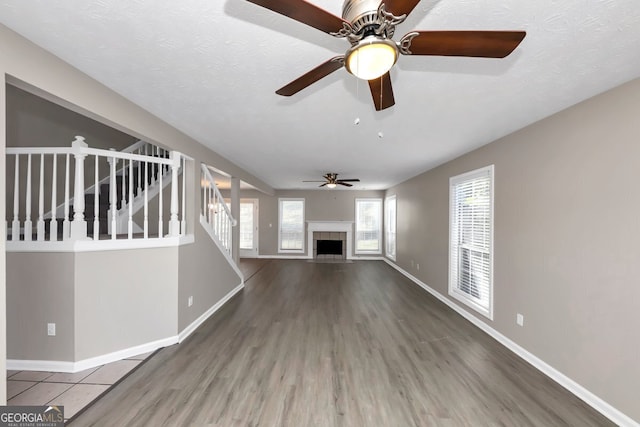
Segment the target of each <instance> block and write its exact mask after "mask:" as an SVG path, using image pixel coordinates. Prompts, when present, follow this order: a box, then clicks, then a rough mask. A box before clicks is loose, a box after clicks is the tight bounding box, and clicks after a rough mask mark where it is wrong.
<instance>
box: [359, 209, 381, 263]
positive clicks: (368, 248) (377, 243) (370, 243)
mask: <svg viewBox="0 0 640 427" xmlns="http://www.w3.org/2000/svg"><path fill="white" fill-rule="evenodd" d="M355 252H356V253H376V254H379V253H381V252H382V199H356V251H355Z"/></svg>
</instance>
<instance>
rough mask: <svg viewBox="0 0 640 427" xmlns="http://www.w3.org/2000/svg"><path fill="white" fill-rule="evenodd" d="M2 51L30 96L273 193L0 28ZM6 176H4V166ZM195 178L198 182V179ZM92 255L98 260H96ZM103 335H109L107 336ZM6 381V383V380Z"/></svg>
mask: <svg viewBox="0 0 640 427" xmlns="http://www.w3.org/2000/svg"><path fill="white" fill-rule="evenodd" d="M0 51H1V52H2V55H1V56H0V61H1V62H0V75H3V76H4V75H5V74H6V75H7V81H8V82H9V83H10V84H11V85H14V86H16V87H19V88H20V89H23V90H27V91H28V92H30V93H33V94H36V95H38V96H41V97H43V98H45V99H47V100H49V101H52V102H55V103H56V104H58V105H61V106H64V107H66V108H69V109H71V110H72V111H75V112H77V113H79V114H81V115H83V116H86V117H89V118H92V119H94V120H97V121H98V122H100V123H103V124H105V125H107V126H110V127H113V128H115V129H117V130H119V131H121V132H123V133H126V134H128V135H132V136H134V137H135V138H137V139H143V140H146V141H149V142H151V143H153V144H156V145H159V146H162V147H166V148H168V149H175V150H178V151H180V152H183V153H187V154H188V155H189V156H191V157H193V158H194V159H195V165H198V167H199V164H200V162H203V163H206V164H208V165H211V166H213V167H215V168H217V169H219V170H223V171H225V172H227V173H228V174H230V175H232V176H235V177H238V178H239V179H241V180H242V181H244V182H247V183H249V184H251V185H253V186H254V187H256V188H259V189H261V190H262V191H265V192H267V193H272V192H273V189H272V188H271V187H270V186H268V185H267V184H265V183H264V182H262V181H260V180H259V179H257V178H256V177H254V176H252V175H251V174H249V173H248V172H246V171H244V170H243V169H241V168H240V167H238V166H237V165H235V164H233V163H231V162H229V161H228V160H226V159H224V158H223V157H221V156H220V155H218V154H216V153H214V152H212V151H211V150H209V149H208V148H206V147H204V146H203V145H201V144H200V143H198V142H197V141H195V140H193V139H192V138H190V137H188V136H187V135H185V134H183V133H181V132H180V131H178V130H176V129H175V128H173V127H171V126H170V125H168V124H167V123H164V122H163V121H161V120H160V119H158V118H156V117H154V116H153V115H151V114H149V113H148V112H146V111H145V110H143V109H142V108H140V107H138V106H137V105H135V104H134V103H132V102H130V101H128V100H127V99H125V98H124V97H122V96H120V95H118V94H116V93H115V92H113V91H111V90H110V89H109V88H107V87H105V86H103V85H101V84H100V83H98V82H96V81H95V80H93V79H92V78H90V77H89V76H87V75H85V74H83V73H81V72H80V71H78V70H77V69H75V68H73V67H71V66H69V65H68V64H66V63H65V62H63V61H61V60H60V59H58V58H56V57H55V56H53V55H51V54H50V53H48V52H46V51H44V50H42V49H41V48H39V47H37V46H35V45H34V44H32V43H30V42H29V41H27V40H26V39H24V38H22V37H21V36H19V35H17V34H16V33H14V32H13V31H11V30H9V29H7V28H6V27H4V26H1V25H0ZM33 64H38V66H37V67H34V66H33ZM4 92H5V85H4V82H3V85H2V92H0V95H2V97H1V99H0V101H2V103H1V104H2V108H3V110H2V111H4V106H5V95H4ZM0 124H2V127H1V128H0V134H1V135H2V150H4V147H5V145H6V141H5V134H6V125H5V114H2V122H0ZM2 162H3V163H4V156H2ZM3 170H6V169H5V168H4V165H3ZM196 172H197V176H199V169H198V170H197V171H196ZM2 175H3V176H2V178H1V179H2V181H1V183H2V193H1V194H0V196H1V199H2V203H4V201H5V198H6V189H5V187H6V186H5V177H4V173H2ZM192 176H194V177H195V176H196V174H194V175H192ZM198 188H199V180H198V179H195V178H194V179H193V185H192V186H188V188H187V192H188V193H190V194H198V192H197V189H198ZM168 202H169V201H168V200H167V203H168ZM0 207H2V215H4V212H5V207H4V205H0ZM188 211H189V214H190V216H191V217H192V218H196V213H197V212H198V208H194V207H188ZM3 226H4V222H3ZM190 226H191V227H193V226H194V225H193V224H191V225H190ZM197 227H199V225H197ZM197 227H196V229H197ZM4 236H5V234H4V233H3V234H2V239H3V241H4V238H5V237H4ZM201 238H202V237H199V239H201ZM206 238H208V237H206ZM94 255H96V256H98V255H97V254H94ZM91 256H93V255H90V254H83V255H80V256H79V259H82V261H83V262H84V261H85V259H84V258H85V257H91ZM105 256H106V257H107V258H108V257H109V256H108V255H105ZM210 256H211V258H212V259H213V260H214V261H213V262H218V261H219V260H221V259H222V254H221V253H219V252H217V253H216V252H212V253H211V254H210ZM174 264H175V265H174V267H177V264H176V262H174ZM188 265H190V266H191V267H193V268H206V267H205V266H203V265H201V264H193V263H192V264H188ZM80 272H82V271H80ZM84 273H86V275H87V276H88V275H89V274H90V272H86V271H85V272H84ZM183 273H184V271H183ZM204 275H205V274H203V276H204ZM225 277H229V275H228V274H227V272H222V273H221V275H220V278H221V279H220V280H223V279H222V278H225ZM176 279H177V278H176ZM83 280H84V279H83ZM229 280H230V284H229V285H228V286H227V284H226V283H225V284H218V285H217V286H221V287H220V288H219V289H222V290H224V289H226V288H232V285H233V286H235V285H236V282H239V278H238V277H237V276H236V278H233V276H231V277H230V278H229ZM3 283H4V274H3ZM223 288H224V289H223ZM222 290H221V291H220V293H221V292H222ZM176 297H177V296H176ZM201 301H202V302H203V303H204V302H205V301H208V299H207V298H206V297H203V298H201ZM174 303H175V301H174ZM208 308H209V307H206V308H204V307H201V306H198V307H196V308H194V309H193V310H192V311H190V312H189V316H190V317H191V318H197V317H199V316H200V315H201V314H202V313H203V312H204V311H206V309H208ZM4 309H5V305H4V304H3V306H2V310H4ZM176 310H177V306H176ZM168 316H169V317H170V316H172V314H171V313H169V314H168ZM173 316H174V322H176V323H177V312H176V313H175V314H174V315H173ZM184 322H187V320H184ZM187 323H188V322H187ZM160 325H161V326H160V327H161V328H163V326H162V323H161V324H160ZM174 329H175V328H174ZM175 332H177V331H175V330H174V331H173V332H172V333H175ZM105 333H110V332H109V331H106V332H105ZM136 344H139V343H136ZM78 354H80V355H82V356H80V357H84V356H89V355H91V354H94V351H93V350H91V349H83V348H81V347H80V348H79V351H78ZM0 357H1V358H0V363H4V361H5V359H6V358H5V353H2V354H1V355H0ZM2 381H4V378H3V380H2ZM3 390H4V388H3ZM1 396H2V395H0V397H1Z"/></svg>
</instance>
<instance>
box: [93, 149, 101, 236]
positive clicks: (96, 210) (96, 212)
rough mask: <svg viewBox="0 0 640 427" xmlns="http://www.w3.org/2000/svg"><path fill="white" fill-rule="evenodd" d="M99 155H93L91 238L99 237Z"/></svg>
mask: <svg viewBox="0 0 640 427" xmlns="http://www.w3.org/2000/svg"><path fill="white" fill-rule="evenodd" d="M98 160H99V157H98V156H95V165H94V171H95V175H94V184H93V240H98V238H99V237H100V205H99V202H100V184H99V182H100V174H99V173H98Z"/></svg>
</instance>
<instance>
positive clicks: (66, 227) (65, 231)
mask: <svg viewBox="0 0 640 427" xmlns="http://www.w3.org/2000/svg"><path fill="white" fill-rule="evenodd" d="M66 158H67V163H66V165H65V175H64V220H63V221H62V240H69V163H70V161H71V159H70V155H69V153H67V156H66Z"/></svg>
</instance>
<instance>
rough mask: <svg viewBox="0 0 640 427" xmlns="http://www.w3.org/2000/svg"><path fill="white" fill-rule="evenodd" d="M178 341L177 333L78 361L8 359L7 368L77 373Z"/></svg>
mask: <svg viewBox="0 0 640 427" xmlns="http://www.w3.org/2000/svg"><path fill="white" fill-rule="evenodd" d="M177 342H178V336H177V335H176V336H173V337H168V338H163V339H160V340H156V341H152V342H148V343H146V344H141V345H137V346H134V347H129V348H125V349H123V350H118V351H114V352H111V353H107V354H103V355H101V356H96V357H91V358H89V359H84V360H80V361H78V362H61V361H56V360H7V369H10V370H13V371H47V372H69V373H75V372H80V371H84V370H85V369H90V368H95V367H97V366H102V365H105V364H107V363H111V362H116V361H118V360H123V359H126V358H128V357H133V356H137V355H139V354H143V353H148V352H150V351H155V350H157V349H159V348H163V347H167V346H170V345H173V344H176V343H177Z"/></svg>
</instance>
